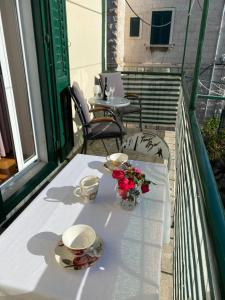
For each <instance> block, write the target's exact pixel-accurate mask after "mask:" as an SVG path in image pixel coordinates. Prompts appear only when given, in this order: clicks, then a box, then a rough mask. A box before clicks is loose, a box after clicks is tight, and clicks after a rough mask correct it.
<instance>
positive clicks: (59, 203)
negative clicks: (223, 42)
mask: <svg viewBox="0 0 225 300" xmlns="http://www.w3.org/2000/svg"><path fill="white" fill-rule="evenodd" d="M103 162H105V158H104V157H98V156H89V155H80V154H79V155H77V156H76V157H75V158H74V159H73V160H72V161H71V162H70V163H69V164H68V165H67V166H66V167H65V168H64V169H63V170H62V171H61V172H60V173H59V174H58V175H57V176H56V177H55V178H54V179H53V180H52V181H51V182H50V184H49V185H48V186H47V187H45V189H44V190H43V191H42V192H41V193H40V194H39V195H38V196H37V197H36V198H35V200H34V201H33V202H32V203H31V204H30V205H29V206H28V207H27V208H26V209H25V210H24V211H23V213H22V214H21V215H20V216H19V217H18V218H17V219H16V220H15V221H14V222H13V223H12V224H11V225H10V227H9V228H8V229H7V230H6V231H5V232H3V234H2V235H1V236H0V266H1V268H0V295H2V297H3V298H2V299H15V300H19V299H32V300H36V299H63V300H67V299H68V300H69V299H76V300H81V299H82V300H89V299H93V300H107V299H110V300H112V299H119V300H142V299H145V300H146V299H148V300H150V299H154V300H155V299H159V285H160V269H161V250H162V244H163V240H164V241H168V237H169V236H168V234H169V194H168V190H169V189H168V173H167V168H166V167H165V166H164V165H160V164H155V163H145V162H139V161H133V162H132V163H133V164H134V165H135V166H137V167H139V168H140V169H141V170H142V171H143V172H144V173H145V174H146V175H147V178H149V179H151V180H153V181H155V182H156V183H157V185H152V186H151V191H150V192H149V193H146V194H143V195H142V196H141V198H142V200H141V203H140V204H138V206H136V207H135V209H134V210H133V211H125V210H123V209H122V208H121V207H120V205H119V203H118V201H116V199H115V198H116V192H115V184H116V182H115V180H114V179H113V178H112V177H111V175H110V174H109V173H108V172H107V171H106V170H105V169H104V167H103ZM87 175H97V176H99V177H101V181H100V187H99V191H98V195H97V198H96V200H95V202H94V203H88V204H84V203H83V202H82V201H81V200H78V199H75V197H74V195H73V191H74V188H75V187H76V186H78V185H79V181H80V180H81V178H82V177H84V176H87ZM79 223H80V224H88V225H90V226H92V227H93V228H94V229H95V231H96V233H97V234H98V235H99V236H100V237H101V238H102V239H103V241H104V254H103V256H102V257H101V258H100V259H99V260H98V261H97V262H96V264H95V265H93V266H92V267H90V268H88V269H85V270H80V271H75V270H68V269H63V268H62V266H61V265H58V263H57V262H56V260H55V257H54V251H55V248H56V245H57V243H58V241H59V240H60V239H61V234H62V233H63V231H64V230H65V229H67V228H68V227H70V226H71V225H74V224H79ZM163 235H164V237H163ZM3 295H5V296H3Z"/></svg>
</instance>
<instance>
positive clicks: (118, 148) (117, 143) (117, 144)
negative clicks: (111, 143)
mask: <svg viewBox="0 0 225 300" xmlns="http://www.w3.org/2000/svg"><path fill="white" fill-rule="evenodd" d="M116 146H117V150H118V152H119V151H120V147H119V142H118V139H116Z"/></svg>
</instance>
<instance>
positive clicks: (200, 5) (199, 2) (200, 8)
mask: <svg viewBox="0 0 225 300" xmlns="http://www.w3.org/2000/svg"><path fill="white" fill-rule="evenodd" d="M197 2H198V6H199V7H200V9H201V10H202V6H201V4H200V2H199V0H197Z"/></svg>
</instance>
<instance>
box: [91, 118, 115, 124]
mask: <svg viewBox="0 0 225 300" xmlns="http://www.w3.org/2000/svg"><path fill="white" fill-rule="evenodd" d="M104 122H114V123H117V122H116V121H115V120H114V119H113V118H108V117H101V118H94V119H92V120H91V121H90V123H89V124H95V123H104Z"/></svg>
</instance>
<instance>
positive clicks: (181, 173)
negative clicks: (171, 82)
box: [174, 88, 225, 300]
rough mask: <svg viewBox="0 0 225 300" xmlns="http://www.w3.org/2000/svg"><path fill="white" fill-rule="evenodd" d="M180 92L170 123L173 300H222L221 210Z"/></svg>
mask: <svg viewBox="0 0 225 300" xmlns="http://www.w3.org/2000/svg"><path fill="white" fill-rule="evenodd" d="M183 91H184V90H183V88H182V89H181V93H180V99H179V106H178V118H177V123H176V153H177V161H176V167H177V178H176V213H175V250H174V299H196V300H199V299H224V286H225V282H224V279H225V255H224V253H225V239H224V232H225V218H224V208H223V206H222V204H221V199H220V195H219V193H218V190H217V185H216V182H215V179H214V176H213V174H212V170H211V166H210V163H209V160H208V156H207V153H206V150H205V147H204V143H203V140H202V137H201V133H200V130H199V127H198V124H197V120H196V117H195V115H194V113H193V112H191V111H190V112H189V111H188V105H189V95H188V94H187V93H186V92H185V93H183Z"/></svg>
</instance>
